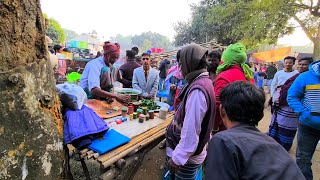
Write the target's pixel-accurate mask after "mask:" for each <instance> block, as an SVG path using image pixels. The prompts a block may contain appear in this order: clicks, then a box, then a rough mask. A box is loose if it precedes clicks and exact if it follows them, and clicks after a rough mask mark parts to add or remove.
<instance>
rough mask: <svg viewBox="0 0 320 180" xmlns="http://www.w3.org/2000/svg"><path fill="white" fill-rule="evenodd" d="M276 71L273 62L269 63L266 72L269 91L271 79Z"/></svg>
mask: <svg viewBox="0 0 320 180" xmlns="http://www.w3.org/2000/svg"><path fill="white" fill-rule="evenodd" d="M276 73H277V68H276V67H275V66H274V65H273V63H270V65H269V67H268V68H267V71H266V74H267V86H268V90H269V93H270V89H271V83H272V80H273V77H274V75H275V74H276Z"/></svg>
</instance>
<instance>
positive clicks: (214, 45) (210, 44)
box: [151, 41, 224, 58]
mask: <svg viewBox="0 0 320 180" xmlns="http://www.w3.org/2000/svg"><path fill="white" fill-rule="evenodd" d="M199 45H200V46H202V47H204V48H206V49H209V50H213V49H218V48H223V47H224V46H222V45H220V44H218V43H216V42H215V41H210V42H207V43H202V44H199ZM184 46H186V45H184ZM184 46H180V47H177V48H176V49H175V50H172V51H167V52H163V53H159V54H157V53H152V54H151V55H152V56H154V57H158V58H164V57H168V58H170V57H172V56H176V55H177V52H178V51H179V50H180V49H182V48H183V47H184Z"/></svg>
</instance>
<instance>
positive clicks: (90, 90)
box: [80, 42, 130, 102]
mask: <svg viewBox="0 0 320 180" xmlns="http://www.w3.org/2000/svg"><path fill="white" fill-rule="evenodd" d="M103 51H104V54H103V56H101V57H98V58H96V59H94V60H91V61H90V62H88V64H87V65H86V67H85V68H84V71H83V73H82V76H81V79H80V86H81V87H82V88H83V89H84V90H85V91H86V93H87V95H88V98H89V99H90V98H98V99H100V98H106V99H112V98H115V99H116V100H118V101H120V102H129V100H130V96H128V95H121V94H115V93H112V88H113V83H114V82H116V73H117V69H116V68H114V67H113V64H114V63H115V61H116V60H117V59H118V58H119V56H120V45H119V44H118V43H110V42H105V43H104V45H103Z"/></svg>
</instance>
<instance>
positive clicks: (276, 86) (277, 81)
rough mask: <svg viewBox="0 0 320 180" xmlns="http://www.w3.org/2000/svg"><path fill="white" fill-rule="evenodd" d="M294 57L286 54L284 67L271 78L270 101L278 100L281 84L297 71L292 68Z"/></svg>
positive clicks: (275, 101)
mask: <svg viewBox="0 0 320 180" xmlns="http://www.w3.org/2000/svg"><path fill="white" fill-rule="evenodd" d="M295 60H296V58H295V57H292V56H287V57H285V58H284V64H283V65H284V69H283V70H280V71H278V72H277V73H276V74H275V75H274V78H273V80H272V84H271V92H270V94H271V97H272V102H273V103H277V102H278V101H279V96H280V90H281V86H282V85H283V84H284V83H285V82H286V81H287V80H288V79H290V78H291V77H292V76H294V75H296V74H297V73H299V72H298V71H297V70H294V69H293V65H294V62H295Z"/></svg>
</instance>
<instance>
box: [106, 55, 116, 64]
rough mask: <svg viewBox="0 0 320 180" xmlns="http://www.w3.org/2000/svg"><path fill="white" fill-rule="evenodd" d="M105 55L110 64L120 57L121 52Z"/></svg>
mask: <svg viewBox="0 0 320 180" xmlns="http://www.w3.org/2000/svg"><path fill="white" fill-rule="evenodd" d="M104 57H105V58H106V59H107V61H108V62H109V63H110V64H114V63H115V62H116V61H117V60H118V59H119V54H115V53H113V54H105V55H104Z"/></svg>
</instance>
